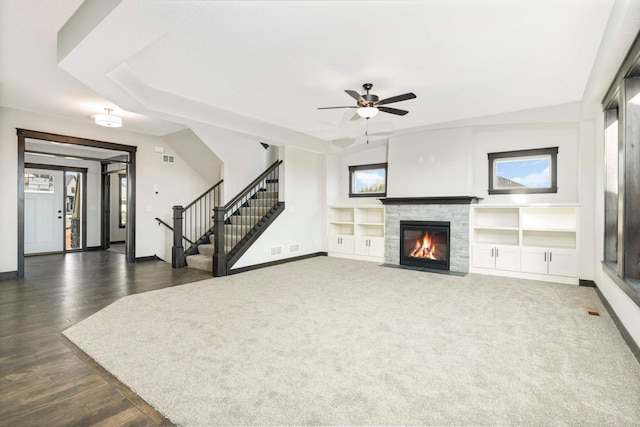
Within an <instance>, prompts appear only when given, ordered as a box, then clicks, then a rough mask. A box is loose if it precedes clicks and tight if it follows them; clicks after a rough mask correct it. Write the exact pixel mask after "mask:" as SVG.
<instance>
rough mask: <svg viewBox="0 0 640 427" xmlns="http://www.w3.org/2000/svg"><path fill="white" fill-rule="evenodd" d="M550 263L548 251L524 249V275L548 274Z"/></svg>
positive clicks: (522, 259) (522, 257)
mask: <svg viewBox="0 0 640 427" xmlns="http://www.w3.org/2000/svg"><path fill="white" fill-rule="evenodd" d="M548 261H549V254H548V253H547V250H546V249H541V248H522V256H521V264H522V266H521V267H522V271H523V272H524V273H537V274H547V263H548Z"/></svg>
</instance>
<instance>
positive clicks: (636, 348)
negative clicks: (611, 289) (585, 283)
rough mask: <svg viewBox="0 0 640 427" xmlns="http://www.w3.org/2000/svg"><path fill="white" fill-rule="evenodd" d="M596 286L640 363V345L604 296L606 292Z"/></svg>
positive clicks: (601, 298) (599, 296)
mask: <svg viewBox="0 0 640 427" xmlns="http://www.w3.org/2000/svg"><path fill="white" fill-rule="evenodd" d="M594 288H595V290H596V294H598V298H600V301H602V305H604V307H605V308H606V309H607V311H608V312H609V315H610V316H611V319H612V320H613V323H614V324H615V325H616V327H617V328H618V331H620V335H622V338H623V339H624V341H625V342H626V343H627V346H629V349H630V350H631V352H632V353H633V355H634V356H635V357H636V359H637V360H638V363H640V345H638V343H637V342H635V340H634V339H633V337H632V336H631V334H630V333H629V331H628V330H627V328H625V326H624V324H623V323H622V322H621V321H620V318H619V317H618V315H617V314H616V312H615V311H614V310H613V307H611V304H609V301H607V298H606V297H605V296H604V294H603V293H602V292H600V289H599V288H598V286H597V285H596V286H595V287H594Z"/></svg>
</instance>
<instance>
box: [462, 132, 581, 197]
mask: <svg viewBox="0 0 640 427" xmlns="http://www.w3.org/2000/svg"><path fill="white" fill-rule="evenodd" d="M578 138H579V130H578V123H568V124H557V123H546V124H518V125H511V124H506V125H502V126H487V127H478V128H475V129H474V139H475V154H474V163H475V175H474V189H473V194H474V195H475V196H478V197H482V198H483V200H482V201H481V203H577V202H578V186H577V182H578V181H577V180H578V162H579V158H578ZM547 147H558V192H557V193H540V194H513V195H511V194H499V195H489V193H488V186H489V161H488V158H487V155H488V154H489V153H497V152H501V151H514V150H529V149H535V148H547Z"/></svg>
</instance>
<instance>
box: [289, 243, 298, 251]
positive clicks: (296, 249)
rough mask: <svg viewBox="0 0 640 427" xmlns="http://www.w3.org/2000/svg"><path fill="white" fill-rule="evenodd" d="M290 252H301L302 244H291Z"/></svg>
mask: <svg viewBox="0 0 640 427" xmlns="http://www.w3.org/2000/svg"><path fill="white" fill-rule="evenodd" d="M289 252H300V245H299V244H297V243H296V244H295V245H289Z"/></svg>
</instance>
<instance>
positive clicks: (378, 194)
mask: <svg viewBox="0 0 640 427" xmlns="http://www.w3.org/2000/svg"><path fill="white" fill-rule="evenodd" d="M374 169H384V191H381V192H376V193H373V192H371V193H354V192H353V184H354V182H353V175H354V173H356V172H361V171H365V170H374ZM387 176H388V170H387V163H373V164H369V165H355V166H349V197H386V196H387Z"/></svg>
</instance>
